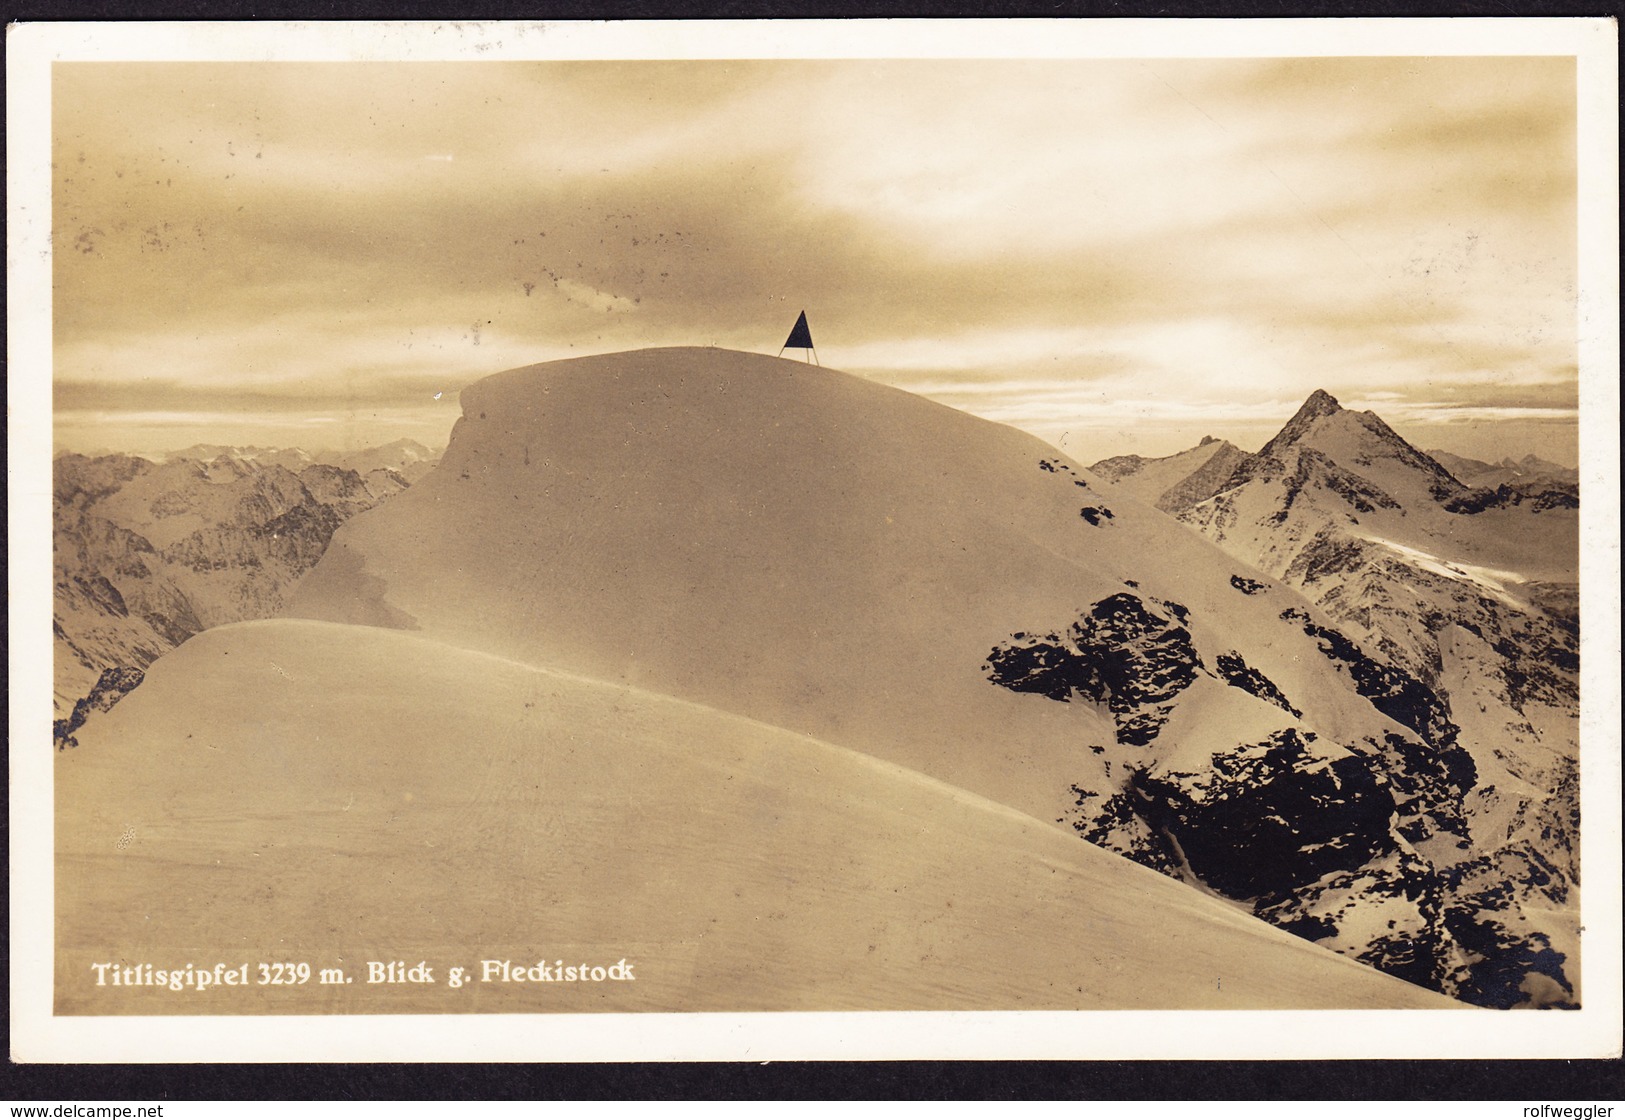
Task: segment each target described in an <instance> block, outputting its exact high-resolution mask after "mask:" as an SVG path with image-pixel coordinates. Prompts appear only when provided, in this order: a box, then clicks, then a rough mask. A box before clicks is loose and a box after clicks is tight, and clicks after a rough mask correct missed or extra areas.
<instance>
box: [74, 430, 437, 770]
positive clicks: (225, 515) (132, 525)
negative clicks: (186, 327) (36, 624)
mask: <svg viewBox="0 0 1625 1120" xmlns="http://www.w3.org/2000/svg"><path fill="white" fill-rule="evenodd" d="M414 446H421V445H414ZM395 448H396V445H391V447H390V448H380V449H376V451H375V452H371V453H365V452H364V453H360V454H359V455H358V456H356V457H355V458H356V459H357V460H358V461H360V462H362V463H366V462H368V461H369V456H371V458H374V459H382V460H385V461H392V460H393V458H394V455H393V454H392V452H393V451H394V450H395ZM425 450H426V449H425ZM52 468H53V471H52V473H53V492H52V519H53V529H54V574H55V585H56V590H55V601H54V612H53V613H54V618H53V622H54V627H55V643H56V667H55V668H56V672H55V679H56V694H55V699H56V709H57V715H58V717H59V719H58V722H57V729H56V731H57V739H58V744H59V745H61V746H66V745H69V744H70V743H71V742H72V739H73V734H74V732H75V731H76V730H77V729H78V727H79V725H80V724H82V723H83V722H84V719H85V718H86V716H87V715H88V713H89V712H90V711H92V710H97V709H103V710H105V708H106V707H108V706H109V705H110V704H111V703H113V702H116V701H117V699H118V698H119V697H120V696H122V695H123V694H124V693H125V692H127V691H129V689H130V688H132V687H134V685H135V684H136V683H139V682H140V680H141V677H142V672H143V670H145V669H146V667H147V666H148V665H150V664H151V663H152V662H153V661H154V660H156V659H157V658H158V657H160V656H161V655H162V654H164V653H165V652H167V651H168V650H170V649H172V648H174V647H175V646H177V645H179V644H180V643H181V642H184V641H185V640H186V639H187V638H189V637H191V636H192V635H194V634H196V633H198V632H199V631H202V630H204V629H207V628H208V627H211V626H218V625H221V624H224V623H228V622H240V621H243V620H246V619H253V618H266V617H269V616H270V615H273V614H275V613H277V612H278V611H279V610H281V609H282V605H283V601H284V596H285V594H286V592H287V591H288V589H289V588H291V586H292V585H293V583H294V582H295V581H296V580H297V579H298V578H299V577H300V576H301V575H302V574H303V573H304V572H305V571H306V569H308V568H309V567H310V566H311V565H312V564H314V563H315V562H316V560H317V559H318V558H319V557H320V556H321V554H322V552H323V551H324V550H325V549H326V548H327V542H328V540H329V539H330V538H331V537H332V535H333V531H334V529H336V528H337V527H338V526H339V525H340V524H342V523H343V522H344V521H345V520H346V519H348V518H349V517H351V516H353V515H354V514H356V513H358V512H360V511H361V510H364V509H370V508H372V507H373V506H374V505H376V504H378V503H379V502H381V501H383V500H385V499H386V498H388V497H390V496H391V495H394V494H396V493H399V492H400V491H401V490H404V489H405V488H406V486H407V485H408V480H407V478H406V477H405V476H404V475H402V474H401V473H399V472H397V471H395V470H394V469H392V468H390V467H388V466H384V465H372V466H369V467H368V469H367V470H366V471H365V472H364V473H363V472H361V471H358V470H356V469H354V468H352V467H345V466H334V465H331V464H327V463H318V462H315V461H314V460H312V459H311V457H310V456H309V455H307V454H306V453H305V452H303V451H299V450H296V449H269V448H226V447H218V446H207V445H198V446H196V447H192V448H188V449H186V451H182V452H177V453H175V454H173V455H171V456H169V457H168V458H166V459H165V460H164V461H163V462H161V463H160V462H153V461H151V460H147V459H142V458H137V457H135V456H130V455H104V456H98V457H95V458H87V457H85V456H82V455H74V454H64V455H59V456H57V457H56V459H55V460H54V462H53V463H52Z"/></svg>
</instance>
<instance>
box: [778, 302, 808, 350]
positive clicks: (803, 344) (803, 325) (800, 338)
mask: <svg viewBox="0 0 1625 1120" xmlns="http://www.w3.org/2000/svg"><path fill="white" fill-rule="evenodd" d="M792 346H793V347H795V348H797V349H799V350H811V349H812V348H813V341H812V329H811V328H810V327H808V326H807V313H806V312H805V311H803V312H802V313H801V314H800V315H798V316H796V325H795V326H793V327H791V328H790V337H789V338H787V339H785V340H784V345H783V346H782V347H780V349H783V350H788V349H790V348H791V347H792Z"/></svg>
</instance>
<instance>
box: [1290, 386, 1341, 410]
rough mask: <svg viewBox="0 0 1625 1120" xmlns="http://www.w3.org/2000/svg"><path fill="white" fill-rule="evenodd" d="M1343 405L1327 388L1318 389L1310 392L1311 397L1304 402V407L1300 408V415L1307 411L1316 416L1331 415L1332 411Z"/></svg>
mask: <svg viewBox="0 0 1625 1120" xmlns="http://www.w3.org/2000/svg"><path fill="white" fill-rule="evenodd" d="M1342 407H1343V406H1342V405H1340V404H1338V403H1337V398H1336V397H1334V396H1332V395H1331V394H1330V393H1328V392H1327V391H1326V390H1324V389H1316V390H1315V391H1314V392H1313V393H1310V394H1309V399H1308V400H1306V401H1304V402H1303V407H1302V408H1300V409H1298V415H1299V416H1302V415H1304V414H1305V413H1312V414H1314V415H1316V416H1330V415H1331V414H1332V413H1334V412H1336V411H1338V410H1339V409H1341V408H1342Z"/></svg>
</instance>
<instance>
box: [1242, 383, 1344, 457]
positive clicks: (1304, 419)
mask: <svg viewBox="0 0 1625 1120" xmlns="http://www.w3.org/2000/svg"><path fill="white" fill-rule="evenodd" d="M1342 411H1343V406H1342V405H1340V404H1338V403H1337V398H1336V397H1334V396H1332V395H1331V394H1330V393H1328V392H1327V391H1326V390H1324V389H1316V390H1315V391H1314V392H1313V393H1310V394H1309V399H1308V400H1306V401H1304V402H1303V404H1302V405H1301V406H1300V407H1299V408H1298V411H1297V412H1296V413H1295V414H1294V415H1293V417H1292V419H1290V420H1288V421H1287V422H1286V426H1285V427H1284V428H1282V429H1281V430H1280V431H1279V432H1277V433H1276V434H1275V438H1274V439H1272V440H1270V441H1269V442H1268V443H1266V444H1265V445H1264V447H1263V448H1262V449H1261V450H1260V451H1259V454H1260V455H1277V454H1279V453H1280V452H1281V451H1284V450H1285V449H1286V448H1288V447H1290V446H1291V445H1292V444H1294V443H1297V442H1298V441H1299V440H1300V439H1302V438H1303V437H1304V435H1305V434H1306V433H1307V432H1308V431H1309V429H1310V427H1312V426H1313V425H1314V423H1315V421H1316V420H1319V419H1321V418H1322V417H1326V416H1335V415H1336V414H1337V413H1339V412H1342Z"/></svg>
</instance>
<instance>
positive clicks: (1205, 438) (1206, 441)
mask: <svg viewBox="0 0 1625 1120" xmlns="http://www.w3.org/2000/svg"><path fill="white" fill-rule="evenodd" d="M1218 442H1219V441H1218V440H1216V439H1214V438H1213V437H1212V436H1203V437H1202V442H1201V443H1199V444H1197V445H1196V446H1197V447H1206V446H1207V445H1208V444H1210V443H1218Z"/></svg>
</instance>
